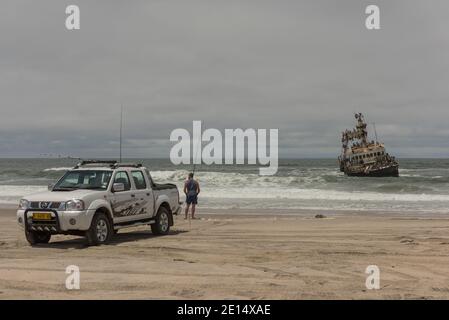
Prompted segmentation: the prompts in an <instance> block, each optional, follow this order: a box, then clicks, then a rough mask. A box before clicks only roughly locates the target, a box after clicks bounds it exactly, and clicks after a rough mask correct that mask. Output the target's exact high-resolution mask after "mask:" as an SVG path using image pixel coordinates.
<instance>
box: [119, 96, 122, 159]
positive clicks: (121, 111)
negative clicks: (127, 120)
mask: <svg viewBox="0 0 449 320" xmlns="http://www.w3.org/2000/svg"><path fill="white" fill-rule="evenodd" d="M122 129H123V105H121V106H120V142H119V144H120V146H119V148H120V162H122Z"/></svg>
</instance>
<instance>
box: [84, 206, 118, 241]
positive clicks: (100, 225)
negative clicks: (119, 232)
mask: <svg viewBox="0 0 449 320" xmlns="http://www.w3.org/2000/svg"><path fill="white" fill-rule="evenodd" d="M112 235H113V229H112V227H111V223H110V222H109V219H108V217H106V215H105V214H104V213H102V212H99V213H97V214H95V216H94V217H93V219H92V223H91V224H90V228H89V230H87V231H86V238H87V243H88V244H89V245H90V246H96V245H99V244H105V243H107V242H108V241H109V240H110V239H111V237H112Z"/></svg>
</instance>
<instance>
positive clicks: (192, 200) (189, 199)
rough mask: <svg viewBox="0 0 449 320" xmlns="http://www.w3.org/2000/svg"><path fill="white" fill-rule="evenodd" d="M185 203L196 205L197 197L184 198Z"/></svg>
mask: <svg viewBox="0 0 449 320" xmlns="http://www.w3.org/2000/svg"><path fill="white" fill-rule="evenodd" d="M186 203H187V204H192V203H193V204H198V196H197V195H194V196H186Z"/></svg>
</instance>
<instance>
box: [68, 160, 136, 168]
mask: <svg viewBox="0 0 449 320" xmlns="http://www.w3.org/2000/svg"><path fill="white" fill-rule="evenodd" d="M87 166H91V167H94V166H96V167H109V168H111V169H117V168H123V167H131V168H141V167H142V164H141V163H119V162H117V161H115V160H83V161H81V162H80V163H78V164H77V165H76V166H75V168H74V169H78V168H80V167H87Z"/></svg>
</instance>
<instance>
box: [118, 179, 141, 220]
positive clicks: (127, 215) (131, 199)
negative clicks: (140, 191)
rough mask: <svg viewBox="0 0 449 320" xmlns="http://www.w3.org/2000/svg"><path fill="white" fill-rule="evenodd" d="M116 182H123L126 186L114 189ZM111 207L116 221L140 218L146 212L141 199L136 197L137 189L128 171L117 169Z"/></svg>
mask: <svg viewBox="0 0 449 320" xmlns="http://www.w3.org/2000/svg"><path fill="white" fill-rule="evenodd" d="M114 183H122V184H123V185H124V186H125V190H123V191H115V190H113V186H114ZM111 192H112V196H111V207H112V211H113V213H112V214H113V215H114V223H117V222H124V221H132V220H136V219H139V218H140V217H141V215H142V214H143V213H144V212H143V210H142V208H141V206H140V205H139V203H140V201H139V200H138V198H137V197H136V194H135V193H136V190H135V189H134V188H133V186H132V184H131V179H130V177H129V174H128V172H127V171H125V170H123V171H117V172H116V173H115V175H114V179H113V184H112V189H111Z"/></svg>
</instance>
